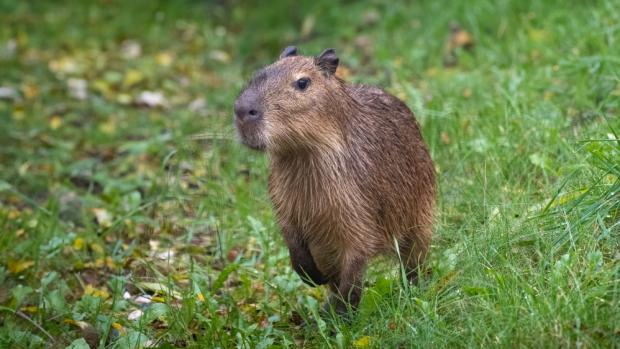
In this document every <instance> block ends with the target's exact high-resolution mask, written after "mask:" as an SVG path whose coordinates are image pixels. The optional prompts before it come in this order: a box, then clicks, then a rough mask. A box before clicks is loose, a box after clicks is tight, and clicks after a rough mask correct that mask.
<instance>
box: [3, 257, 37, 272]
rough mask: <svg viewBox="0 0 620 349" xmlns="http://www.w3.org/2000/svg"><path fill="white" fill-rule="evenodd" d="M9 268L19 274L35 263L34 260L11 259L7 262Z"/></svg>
mask: <svg viewBox="0 0 620 349" xmlns="http://www.w3.org/2000/svg"><path fill="white" fill-rule="evenodd" d="M7 264H8V265H7V268H8V269H9V272H11V274H19V273H21V272H22V271H24V270H26V269H28V268H30V267H32V266H33V265H34V261H31V260H19V261H11V260H9V262H8V263H7Z"/></svg>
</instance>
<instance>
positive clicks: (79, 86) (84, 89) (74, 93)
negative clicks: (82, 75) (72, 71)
mask: <svg viewBox="0 0 620 349" xmlns="http://www.w3.org/2000/svg"><path fill="white" fill-rule="evenodd" d="M67 89H68V90H69V96H71V97H73V98H75V99H79V100H85V99H86V98H88V81H86V80H84V79H74V78H72V79H69V80H67Z"/></svg>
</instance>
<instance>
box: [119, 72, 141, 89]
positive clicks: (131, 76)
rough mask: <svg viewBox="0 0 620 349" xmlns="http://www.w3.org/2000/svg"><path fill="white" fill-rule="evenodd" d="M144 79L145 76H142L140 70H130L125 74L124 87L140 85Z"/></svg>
mask: <svg viewBox="0 0 620 349" xmlns="http://www.w3.org/2000/svg"><path fill="white" fill-rule="evenodd" d="M143 78H144V76H143V75H142V73H141V72H140V71H139V70H136V69H129V70H128V71H127V72H126V73H125V78H124V79H123V86H125V87H131V86H133V85H135V84H137V83H139V82H140V81H142V79H143Z"/></svg>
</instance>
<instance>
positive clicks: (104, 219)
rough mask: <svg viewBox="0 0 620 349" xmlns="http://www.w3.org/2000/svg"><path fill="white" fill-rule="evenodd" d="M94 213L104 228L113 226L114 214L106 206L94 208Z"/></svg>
mask: <svg viewBox="0 0 620 349" xmlns="http://www.w3.org/2000/svg"><path fill="white" fill-rule="evenodd" d="M93 213H94V214H95V218H96V219H97V223H98V224H99V225H100V226H102V227H104V228H109V227H111V226H112V215H111V214H110V213H109V212H108V211H107V210H106V209H105V208H93Z"/></svg>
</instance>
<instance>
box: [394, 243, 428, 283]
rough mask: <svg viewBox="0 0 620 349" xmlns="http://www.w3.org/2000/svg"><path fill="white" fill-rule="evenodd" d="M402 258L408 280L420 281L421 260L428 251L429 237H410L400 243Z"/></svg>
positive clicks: (411, 281)
mask: <svg viewBox="0 0 620 349" xmlns="http://www.w3.org/2000/svg"><path fill="white" fill-rule="evenodd" d="M398 247H399V252H400V260H401V262H402V264H403V266H404V269H405V274H406V276H407V280H409V282H410V283H412V284H417V283H418V278H419V273H420V262H421V261H423V260H424V258H425V257H426V253H427V252H428V247H429V241H428V239H424V238H422V239H420V238H409V239H406V240H405V241H402V242H401V243H400V244H399V246H398Z"/></svg>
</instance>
